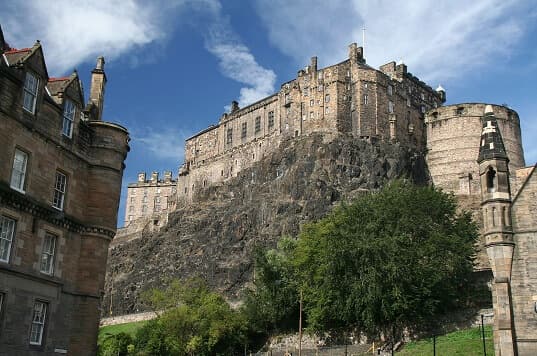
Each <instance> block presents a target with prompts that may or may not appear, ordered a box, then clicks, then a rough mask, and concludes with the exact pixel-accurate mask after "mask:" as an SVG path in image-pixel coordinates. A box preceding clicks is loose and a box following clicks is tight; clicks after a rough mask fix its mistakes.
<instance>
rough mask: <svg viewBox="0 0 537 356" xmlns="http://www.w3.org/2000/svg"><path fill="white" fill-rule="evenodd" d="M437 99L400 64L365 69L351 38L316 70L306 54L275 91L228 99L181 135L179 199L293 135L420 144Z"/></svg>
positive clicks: (438, 94)
mask: <svg viewBox="0 0 537 356" xmlns="http://www.w3.org/2000/svg"><path fill="white" fill-rule="evenodd" d="M444 100H445V92H444V91H443V89H441V88H439V90H437V91H435V90H433V89H431V88H430V87H429V86H428V85H426V84H425V83H423V82H421V81H420V80H419V79H417V78H416V77H414V76H412V75H411V74H410V73H408V72H407V67H406V65H404V64H396V63H395V62H390V63H388V64H385V65H383V66H381V67H380V70H377V69H375V68H372V67H370V66H369V65H367V64H366V63H365V59H364V57H363V50H362V47H357V45H356V44H355V43H353V44H351V45H350V46H349V58H348V59H346V60H344V61H343V62H341V63H338V64H335V65H332V66H329V67H326V68H322V69H319V68H317V57H313V58H312V59H311V63H310V65H308V66H307V67H306V68H305V69H302V70H300V71H298V75H297V77H296V78H295V79H293V80H291V81H289V82H287V83H284V84H283V85H282V86H281V88H280V91H279V92H278V93H276V94H274V95H272V96H269V97H267V98H264V99H262V100H260V101H258V102H256V103H254V104H252V105H249V106H247V107H244V108H239V107H238V105H237V103H236V102H233V103H232V105H231V112H230V113H229V114H224V115H223V116H222V117H221V118H220V120H219V122H218V124H216V125H212V126H210V127H209V128H207V129H205V130H203V131H201V132H199V133H198V134H196V135H194V136H192V137H190V138H188V139H187V140H186V144H185V163H184V164H183V166H182V167H181V168H180V170H179V176H180V177H179V179H178V181H177V196H178V202H179V203H181V202H188V201H192V197H193V194H194V193H195V191H196V189H198V188H203V187H206V186H208V185H210V184H215V183H219V182H222V181H224V180H226V179H229V178H230V177H234V176H236V175H237V173H238V172H240V171H241V170H242V169H244V168H247V167H249V166H251V165H252V164H253V163H254V162H256V161H258V160H260V159H261V158H263V157H264V156H265V155H266V154H267V152H270V151H273V150H275V149H276V148H277V147H278V146H279V143H280V142H281V141H282V140H285V139H288V138H292V137H297V136H301V135H307V134H310V133H314V132H322V133H325V134H326V135H331V134H341V133H345V134H352V135H354V136H356V137H357V138H372V139H384V140H394V141H399V142H402V143H405V144H410V145H412V146H415V147H420V146H422V145H425V130H424V126H423V117H424V114H425V112H427V111H428V110H430V109H432V108H436V107H439V106H440V105H441V104H442V103H443V102H444Z"/></svg>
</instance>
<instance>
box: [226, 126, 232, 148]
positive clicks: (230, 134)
mask: <svg viewBox="0 0 537 356" xmlns="http://www.w3.org/2000/svg"><path fill="white" fill-rule="evenodd" d="M226 143H227V144H231V143H233V129H232V128H229V129H227V137H226Z"/></svg>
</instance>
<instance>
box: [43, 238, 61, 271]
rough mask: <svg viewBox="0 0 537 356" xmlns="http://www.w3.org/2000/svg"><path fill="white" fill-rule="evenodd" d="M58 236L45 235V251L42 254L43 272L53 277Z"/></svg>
mask: <svg viewBox="0 0 537 356" xmlns="http://www.w3.org/2000/svg"><path fill="white" fill-rule="evenodd" d="M56 239H57V238H56V236H55V235H53V234H50V233H48V232H47V233H46V234H45V238H44V239H43V250H42V252H41V267H40V270H41V272H43V273H45V274H49V275H52V274H53V273H54V252H55V249H56Z"/></svg>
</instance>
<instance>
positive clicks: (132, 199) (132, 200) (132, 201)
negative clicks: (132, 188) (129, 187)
mask: <svg viewBox="0 0 537 356" xmlns="http://www.w3.org/2000/svg"><path fill="white" fill-rule="evenodd" d="M133 195H134V194H133ZM132 203H134V198H133V197H131V204H132Z"/></svg>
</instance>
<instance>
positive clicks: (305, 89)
mask: <svg viewBox="0 0 537 356" xmlns="http://www.w3.org/2000/svg"><path fill="white" fill-rule="evenodd" d="M309 91H310V90H309V88H304V96H308V95H309Z"/></svg>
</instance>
